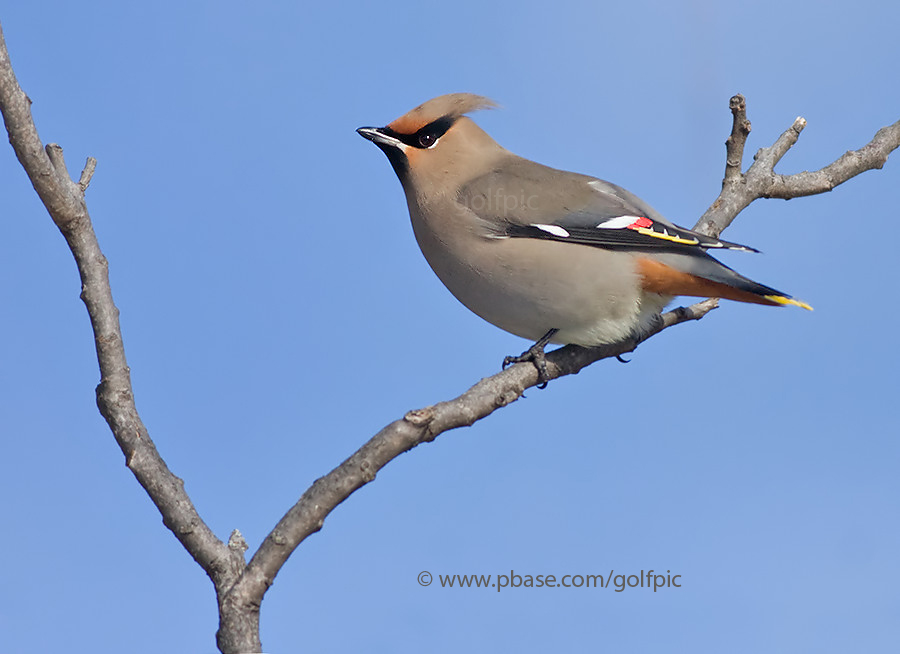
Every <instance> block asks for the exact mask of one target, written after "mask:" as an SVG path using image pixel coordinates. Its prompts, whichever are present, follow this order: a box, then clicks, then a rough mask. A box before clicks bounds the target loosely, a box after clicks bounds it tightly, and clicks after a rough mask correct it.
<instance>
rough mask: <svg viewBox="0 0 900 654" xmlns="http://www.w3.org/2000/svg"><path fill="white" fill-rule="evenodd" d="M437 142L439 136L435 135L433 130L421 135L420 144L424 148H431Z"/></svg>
mask: <svg viewBox="0 0 900 654" xmlns="http://www.w3.org/2000/svg"><path fill="white" fill-rule="evenodd" d="M435 143H437V136H435V135H434V134H432V133H431V132H425V133H424V134H422V135H420V136H419V145H421V146H422V147H423V148H430V147H431V146H432V145H434V144H435Z"/></svg>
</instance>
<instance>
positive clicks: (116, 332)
mask: <svg viewBox="0 0 900 654" xmlns="http://www.w3.org/2000/svg"><path fill="white" fill-rule="evenodd" d="M30 105H31V101H30V100H29V98H28V97H27V96H26V95H25V93H24V91H22V89H21V88H20V87H19V85H18V82H17V81H16V78H15V74H14V72H13V68H12V65H11V63H10V60H9V55H8V52H7V49H6V44H5V42H4V40H3V33H2V28H0V109H2V113H3V118H4V122H5V125H6V129H7V131H8V133H9V139H10V143H11V144H12V146H13V149H14V150H15V153H16V156H17V157H18V159H19V162H20V163H21V164H22V167H23V168H24V169H25V171H26V172H27V174H28V177H29V179H30V180H31V183H32V185H33V186H34V188H35V191H36V192H37V193H38V195H39V197H40V199H41V201H42V202H43V204H44V205H45V207H46V208H47V211H48V212H49V214H50V216H51V218H52V219H53V222H54V223H55V224H56V226H57V227H58V228H59V230H60V232H61V233H62V234H63V236H64V238H65V239H66V243H67V244H68V246H69V248H70V249H71V251H72V254H73V256H74V258H75V261H76V264H77V266H78V270H79V274H80V276H81V282H82V293H81V298H82V300H83V301H84V304H85V306H86V308H87V311H88V314H89V317H90V320H91V326H92V328H93V332H94V344H95V348H96V352H97V359H98V363H99V367H100V374H101V379H100V383H99V385H98V386H97V404H98V408H99V410H100V413H101V414H102V415H103V417H104V419H106V421H107V423H108V424H109V427H110V429H111V431H112V433H113V435H114V437H115V439H116V442H117V443H118V445H119V447H120V448H121V450H122V452H123V454H124V455H125V459H126V464H127V466H128V468H129V469H130V470H131V471H132V473H133V474H134V476H135V477H136V479H137V480H138V482H139V483H140V484H141V486H142V487H143V488H144V489H145V490H146V492H147V494H148V495H149V496H150V498H151V500H152V501H153V502H154V504H156V506H157V508H158V509H159V511H160V514H161V515H162V517H163V522H164V524H165V525H166V527H168V528H169V529H170V530H171V531H172V533H173V534H174V535H175V537H176V538H178V540H179V541H180V542H181V543H182V545H183V546H184V547H185V549H186V550H187V551H188V552H189V553H190V555H191V556H192V557H193V558H194V560H196V561H197V563H198V564H199V565H200V566H201V567H202V568H203V569H204V571H206V573H207V574H208V575H209V577H210V579H211V580H212V582H213V584H214V586H215V589H216V595H217V598H218V604H219V612H220V624H219V631H218V634H217V642H218V645H219V648H220V649H221V650H222V651H223V652H245V651H261V644H260V639H259V608H260V604H261V602H262V599H263V597H264V595H265V592H266V590H267V589H268V587H269V586H270V585H271V584H272V583H273V581H274V578H275V576H276V574H277V573H278V571H279V570H280V569H281V567H282V566H283V565H284V563H285V562H286V561H287V559H288V557H289V556H290V555H291V553H292V552H293V551H294V550H295V549H296V547H297V546H298V545H299V544H300V543H302V542H303V541H304V540H305V539H306V538H307V537H309V536H310V535H311V534H313V533H315V532H316V531H318V530H319V529H321V528H322V525H323V523H324V520H325V518H326V517H327V516H328V514H329V513H331V511H333V510H334V509H335V508H336V507H337V506H338V505H339V504H340V503H341V502H343V501H344V500H345V499H347V497H349V496H350V495H351V494H352V493H353V492H354V491H356V490H357V489H359V488H360V487H362V486H364V485H365V484H367V483H369V482H371V481H372V480H374V479H375V476H376V474H377V473H378V471H379V470H381V468H383V467H384V466H385V465H387V464H388V463H390V462H391V461H392V460H393V459H395V458H396V457H398V456H399V455H400V454H402V453H404V452H407V451H409V450H410V449H412V448H414V447H416V446H417V445H420V444H422V443H427V442H430V441H432V440H434V439H435V438H437V437H438V436H439V435H440V434H442V433H444V432H446V431H449V430H451V429H456V428H458V427H463V426H468V425H472V424H473V423H475V422H477V421H478V420H481V419H483V418H485V417H486V416H488V415H490V414H491V413H493V412H494V411H496V410H498V409H500V408H502V407H504V406H507V405H508V404H510V403H512V402H514V401H515V400H517V399H518V398H520V397H522V395H523V393H524V392H525V391H526V390H527V389H529V388H531V387H533V386H535V385H536V384H537V383H538V381H539V380H538V373H537V370H536V369H535V367H534V366H533V365H531V364H517V365H514V366H512V367H510V368H508V369H506V370H503V371H501V372H498V373H497V374H495V375H492V376H490V377H487V378H485V379H482V380H481V381H479V382H478V383H476V384H475V385H474V386H472V387H471V388H470V389H468V390H467V391H466V392H465V393H463V394H462V395H460V396H458V397H456V398H454V399H452V400H448V401H444V402H439V403H437V404H435V405H432V406H429V407H425V408H422V409H416V410H412V411H409V412H408V413H407V414H406V415H405V416H403V418H400V419H398V420H396V421H394V422H392V423H391V424H389V425H387V426H386V427H384V428H383V429H382V430H381V431H379V432H378V433H377V434H375V435H374V436H373V437H372V438H371V439H369V441H368V442H366V443H365V444H364V445H363V446H362V447H360V448H359V449H358V450H357V451H356V452H355V453H353V454H352V455H351V456H350V457H349V458H347V459H346V460H345V461H344V462H343V463H341V464H340V465H339V466H338V467H336V468H335V469H334V470H332V471H331V472H329V473H328V474H326V475H325V476H323V477H321V478H320V479H318V480H316V481H315V482H314V483H313V484H312V486H311V487H310V488H309V489H307V490H306V491H305V492H304V493H303V495H302V496H301V497H300V499H299V500H298V501H297V503H296V504H295V505H294V506H293V507H291V508H290V509H289V510H288V511H287V513H286V514H285V515H284V517H283V518H282V519H281V520H280V521H279V522H278V524H277V525H276V526H275V528H274V529H273V530H272V532H271V533H270V534H269V535H268V536H267V537H266V539H265V540H264V541H263V543H262V544H261V545H260V547H259V548H258V550H257V551H256V553H255V554H254V555H253V557H252V558H251V560H250V562H249V563H246V562H245V559H244V554H245V552H246V551H247V549H248V546H247V543H246V542H245V541H244V538H243V537H242V536H241V534H240V532H239V531H237V530H235V531H234V532H233V533H232V534H231V537H230V538H229V540H228V542H227V543H224V542H222V541H221V540H220V539H219V538H217V537H216V536H215V534H213V533H212V531H211V530H210V528H209V527H208V526H207V525H206V523H205V522H204V521H203V519H202V518H201V517H200V515H199V514H198V512H197V510H196V508H195V507H194V506H193V503H192V502H191V500H190V497H189V496H188V495H187V493H186V492H185V490H184V483H183V481H182V480H181V479H180V478H178V477H177V476H175V475H174V474H173V473H172V472H171V471H170V470H169V468H168V467H167V466H166V463H165V461H164V460H163V458H162V457H161V456H160V454H159V452H158V451H157V449H156V447H155V445H154V444H153V441H152V440H151V438H150V435H149V432H148V430H147V428H146V427H145V426H144V424H143V422H142V421H141V418H140V416H139V414H138V411H137V408H136V406H135V403H134V393H133V389H132V386H131V375H130V370H129V368H128V364H127V361H126V358H125V350H124V344H123V342H122V335H121V329H120V326H119V311H118V309H117V308H116V305H115V303H114V301H113V297H112V290H111V287H110V284H109V275H108V263H107V261H106V258H105V257H104V256H103V253H102V251H101V250H100V246H99V243H98V241H97V237H96V234H95V233H94V230H93V226H92V224H91V220H90V214H89V212H88V208H87V203H86V201H85V192H86V190H87V188H88V186H89V184H90V182H91V178H92V176H93V174H94V171H95V170H96V166H97V161H96V159H94V158H93V157H88V159H87V162H86V164H85V166H84V168H83V170H82V171H81V174H80V177H79V179H78V181H74V180H73V179H71V178H70V176H69V173H68V170H67V167H66V163H65V159H64V156H63V150H62V148H61V147H60V146H59V145H57V144H55V143H51V144H49V145H47V146H46V147H43V146H42V144H41V140H40V137H39V135H38V132H37V128H36V127H35V124H34V121H33V119H32V116H31V109H30ZM729 106H730V109H731V113H732V118H733V121H732V130H731V134H730V136H729V137H728V139H727V141H726V163H725V174H724V179H723V183H722V191H721V193H720V194H719V196H718V198H716V200H715V201H714V202H713V203H712V205H711V206H710V207H709V209H707V211H706V212H705V213H704V214H703V216H701V218H700V219H699V220H698V221H697V224H696V226H695V229H698V230H700V231H702V232H704V233H706V234H708V235H711V236H718V235H719V234H720V233H721V232H722V231H723V230H724V229H726V228H727V227H728V226H729V225H730V224H731V222H732V221H733V220H734V219H735V217H736V216H737V215H738V214H739V213H740V211H742V210H743V209H744V208H745V207H746V206H747V205H749V204H750V203H751V202H753V201H754V200H756V199H759V198H784V199H789V198H796V197H802V196H806V195H813V194H817V193H824V192H826V191H829V190H831V189H833V188H834V187H836V186H838V185H839V184H842V183H844V182H845V181H847V180H848V179H850V178H852V177H854V176H856V175H858V174H860V173H862V172H864V171H866V170H870V169H873V168H881V167H882V166H883V165H884V163H885V161H886V160H887V157H888V155H889V154H890V153H891V152H892V151H893V150H894V149H896V148H897V147H898V146H900V121H898V122H897V123H894V124H893V125H890V126H887V127H884V128H882V129H880V130H879V131H878V132H877V133H876V134H875V136H874V138H873V139H872V140H871V141H870V142H869V143H868V144H867V145H865V146H864V147H862V148H860V149H859V150H855V151H849V152H847V153H845V154H844V155H843V156H841V157H840V158H838V159H837V160H836V161H834V162H833V163H831V164H829V165H827V166H825V167H823V168H821V169H820V170H817V171H814V172H801V173H797V174H794V175H780V174H777V173H775V171H774V168H775V166H776V164H778V162H779V161H780V160H781V158H782V157H783V156H784V155H785V154H786V153H787V151H788V150H789V149H790V148H791V147H792V146H793V145H794V144H795V143H796V142H797V140H798V138H799V136H800V133H801V132H802V131H803V128H804V127H805V126H806V121H805V120H804V119H803V118H797V119H796V120H795V121H794V123H793V124H792V125H791V126H790V127H789V128H788V129H787V130H785V132H784V133H783V134H781V135H780V136H779V137H778V139H777V140H776V141H775V143H774V144H773V145H771V146H770V147H768V148H762V149H761V150H759V151H758V152H757V154H756V156H755V157H754V162H753V164H752V165H751V166H750V167H749V169H748V170H747V171H746V172H743V156H744V147H745V145H746V141H747V138H748V136H749V134H750V130H751V125H750V121H749V120H748V119H747V114H746V101H745V100H744V98H743V96H740V95H736V96H734V97H733V98H731V101H730V104H729ZM717 302H718V301H717V300H715V299H709V300H704V301H702V302H698V303H696V304H693V305H691V306H688V307H679V308H677V309H674V310H672V311H669V312H667V313H664V314H663V315H662V316H661V317H660V320H659V321H658V323H657V324H656V325H655V326H654V328H653V329H652V330H650V331H649V332H648V333H647V334H644V335H642V336H641V338H640V339H630V340H627V341H624V342H622V343H616V344H613V345H609V346H604V347H599V348H590V349H589V348H583V347H578V346H573V345H569V346H565V347H562V348H560V349H557V350H555V351H553V352H550V353H548V354H547V372H548V375H549V378H550V379H551V380H552V379H556V378H558V377H562V376H565V375H571V374H576V373H578V372H579V371H580V370H582V369H583V368H584V367H586V366H588V365H590V364H592V363H594V362H596V361H599V360H602V359H606V358H610V357H618V356H620V355H622V354H625V353H628V352H631V351H633V350H634V349H635V348H637V347H638V345H640V343H641V342H643V341H645V340H647V339H648V338H651V337H653V336H655V335H657V334H659V333H660V332H662V331H664V330H666V329H669V328H671V327H674V326H675V325H679V324H682V323H685V322H690V321H695V320H700V319H701V318H703V317H704V316H705V315H706V314H707V313H709V312H710V311H712V310H713V309H715V308H716V306H717Z"/></svg>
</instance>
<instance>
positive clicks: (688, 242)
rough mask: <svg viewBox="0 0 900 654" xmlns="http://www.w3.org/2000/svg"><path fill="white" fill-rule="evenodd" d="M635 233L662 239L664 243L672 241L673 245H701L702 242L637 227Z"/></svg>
mask: <svg viewBox="0 0 900 654" xmlns="http://www.w3.org/2000/svg"><path fill="white" fill-rule="evenodd" d="M634 231H636V232H638V233H639V234H645V235H647V236H652V237H653V238H661V239H662V240H664V241H672V242H673V243H683V244H684V245H699V243H700V241H699V240H698V239H696V238H690V239H688V238H681V237H680V236H672V235H671V234H661V233H660V232H657V231H654V230H652V229H648V228H647V227H637V228H634Z"/></svg>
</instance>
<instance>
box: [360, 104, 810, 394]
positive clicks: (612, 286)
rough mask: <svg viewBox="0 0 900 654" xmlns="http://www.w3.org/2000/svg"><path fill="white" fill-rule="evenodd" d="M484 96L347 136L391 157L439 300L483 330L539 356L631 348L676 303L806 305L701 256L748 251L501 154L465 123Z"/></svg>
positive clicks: (599, 184)
mask: <svg viewBox="0 0 900 654" xmlns="http://www.w3.org/2000/svg"><path fill="white" fill-rule="evenodd" d="M496 107H497V104H496V103H495V102H494V101H492V100H490V99H489V98H486V97H484V96H479V95H474V94H471V93H451V94H448V95H442V96H439V97H436V98H433V99H431V100H428V101H427V102H425V103H423V104H421V105H419V106H417V107H416V108H414V109H412V110H411V111H409V112H408V113H406V114H404V115H402V116H400V117H399V118H397V119H396V120H394V121H392V122H390V123H388V124H387V125H386V126H384V127H360V128H359V129H358V130H357V132H358V133H359V134H360V135H361V136H363V137H364V138H366V139H368V140H370V141H372V142H373V143H374V144H375V145H377V146H378V147H379V148H380V149H381V151H382V152H384V154H385V155H386V156H387V159H388V161H389V162H390V164H391V166H392V167H393V169H394V172H395V173H396V175H397V177H398V178H399V179H400V183H401V185H402V187H403V190H404V192H405V195H406V201H407V205H408V208H409V215H410V219H411V222H412V228H413V232H414V234H415V238H416V241H417V243H418V245H419V248H420V249H421V251H422V254H424V256H425V259H426V260H427V262H428V264H429V265H430V266H431V268H432V270H433V271H434V272H435V274H436V275H437V276H438V278H439V279H440V280H441V282H443V284H444V285H445V286H446V287H447V289H448V290H449V291H450V292H451V293H452V294H453V295H454V296H455V297H456V298H457V299H458V300H459V301H460V302H461V303H462V304H463V305H465V306H466V307H467V308H469V309H470V310H471V311H473V312H474V313H475V314H477V315H478V316H480V317H481V318H483V319H484V320H486V321H488V322H489V323H492V324H493V325H495V326H497V327H499V328H500V329H503V330H505V331H507V332H509V333H511V334H515V335H516V336H520V337H522V338H525V339H528V340H530V341H533V342H534V345H532V346H531V347H530V348H529V349H528V350H526V351H525V352H523V353H522V354H521V355H519V356H517V357H506V358H505V359H504V363H503V367H504V368H506V366H507V365H509V364H511V363H518V362H523V361H530V362H532V363H533V364H534V365H535V366H536V367H537V369H538V377H539V382H540V385H542V386H546V382H547V368H546V361H545V359H544V348H545V347H546V346H547V345H548V344H550V343H554V344H560V345H567V344H574V345H580V346H583V347H595V346H599V345H605V344H610V343H615V342H620V341H624V340H626V339H629V338H635V339H637V340H640V339H641V335H642V334H646V333H647V331H648V330H650V329H651V328H652V326H653V324H654V322H655V321H658V320H659V316H660V314H661V312H662V311H663V309H664V308H665V306H666V305H667V304H669V302H671V301H672V300H673V299H674V297H676V296H693V297H717V298H725V299H728V300H735V301H738V302H749V303H755V304H762V305H772V306H779V305H795V306H798V307H802V308H804V309H809V310H811V309H812V307H810V306H809V305H808V304H807V303H805V302H802V301H800V300H796V299H794V298H792V297H791V296H790V295H786V294H785V293H782V292H781V291H777V290H775V289H774V288H771V287H769V286H765V285H763V284H760V283H757V282H755V281H752V280H750V279H748V278H747V277H744V276H743V275H741V274H739V273H737V272H736V271H734V270H732V269H731V268H729V267H728V266H726V265H725V264H723V263H721V262H720V261H718V260H717V259H715V258H713V257H712V256H711V255H710V254H709V253H708V252H707V251H708V250H739V251H748V252H758V250H756V249H754V248H751V247H748V246H745V245H740V244H738V243H732V242H729V241H725V240H721V239H718V238H713V237H710V236H706V235H704V234H701V233H699V232H696V231H693V230H690V229H685V228H684V227H679V226H677V225H675V224H674V223H672V222H669V221H668V220H666V219H665V218H664V217H663V216H662V215H661V214H660V213H659V212H657V211H656V210H655V209H653V208H652V207H651V206H650V205H649V204H647V203H646V202H644V201H643V200H641V199H640V198H638V197H637V196H636V195H634V194H633V193H631V192H629V191H627V190H625V189H624V188H622V187H620V186H617V185H616V184H613V183H611V182H607V181H604V180H602V179H598V178H596V177H591V176H589V175H582V174H578V173H572V172H566V171H562V170H557V169H555V168H551V167H548V166H544V165H542V164H539V163H536V162H534V161H530V160H528V159H524V158H522V157H520V156H518V155H515V154H513V153H512V152H510V151H508V150H506V149H505V148H503V147H502V146H501V145H499V144H498V143H497V142H496V141H494V139H493V138H491V137H490V136H489V135H488V134H487V133H486V132H485V131H484V130H482V129H481V128H480V127H479V126H478V125H477V124H476V123H475V122H474V121H473V120H472V119H471V118H469V117H468V114H470V113H472V112H475V111H478V110H482V109H493V108H496Z"/></svg>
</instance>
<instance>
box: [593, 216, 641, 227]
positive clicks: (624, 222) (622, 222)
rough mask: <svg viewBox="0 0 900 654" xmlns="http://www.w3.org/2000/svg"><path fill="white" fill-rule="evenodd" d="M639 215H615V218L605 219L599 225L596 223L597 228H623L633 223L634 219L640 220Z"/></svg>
mask: <svg viewBox="0 0 900 654" xmlns="http://www.w3.org/2000/svg"><path fill="white" fill-rule="evenodd" d="M640 219H641V217H640V216H616V217H615V218H610V219H609V220H605V221H603V222H602V223H600V224H599V225H597V228H598V229H625V228H626V227H628V226H630V225H633V224H634V223H635V222H636V221H638V220H640Z"/></svg>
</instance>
